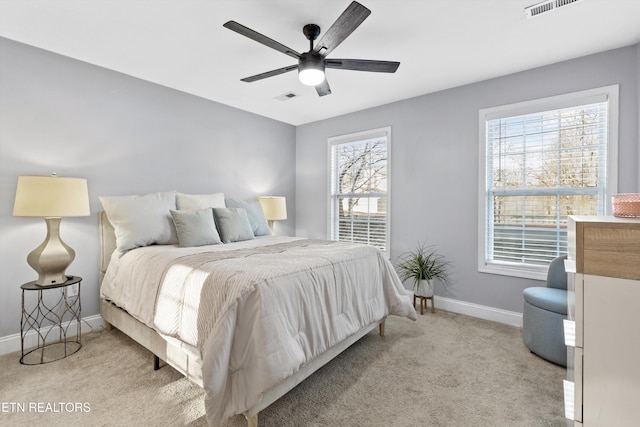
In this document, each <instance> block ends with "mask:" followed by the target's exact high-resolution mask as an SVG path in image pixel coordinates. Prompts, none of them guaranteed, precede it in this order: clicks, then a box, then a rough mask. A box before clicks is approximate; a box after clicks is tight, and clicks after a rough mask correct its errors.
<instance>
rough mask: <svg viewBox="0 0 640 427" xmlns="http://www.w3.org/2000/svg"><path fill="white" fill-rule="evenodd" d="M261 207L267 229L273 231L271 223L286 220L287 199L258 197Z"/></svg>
mask: <svg viewBox="0 0 640 427" xmlns="http://www.w3.org/2000/svg"><path fill="white" fill-rule="evenodd" d="M258 200H259V201H260V204H261V205H262V211H263V212H264V217H265V218H266V219H267V222H268V223H269V228H270V229H271V230H273V221H281V220H283V219H287V199H286V198H284V197H281V196H264V197H258Z"/></svg>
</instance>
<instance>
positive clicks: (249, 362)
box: [101, 236, 416, 425]
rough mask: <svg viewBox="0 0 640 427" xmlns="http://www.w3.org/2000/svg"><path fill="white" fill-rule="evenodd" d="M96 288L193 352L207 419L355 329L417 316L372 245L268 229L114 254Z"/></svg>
mask: <svg viewBox="0 0 640 427" xmlns="http://www.w3.org/2000/svg"><path fill="white" fill-rule="evenodd" d="M101 294H102V296H103V297H104V298H106V299H109V300H111V301H112V302H114V303H115V304H117V305H118V306H120V307H122V308H124V309H126V310H127V311H128V312H129V313H130V314H131V315H133V316H134V317H136V318H137V319H138V320H140V321H141V322H143V323H145V324H146V325H148V326H150V327H152V328H154V329H155V330H157V331H158V332H159V333H160V334H161V335H163V336H165V337H167V338H168V339H170V340H172V341H177V342H179V343H180V344H181V345H182V347H183V348H185V349H187V350H188V351H190V352H191V353H192V354H194V355H195V356H197V357H199V358H200V359H201V360H202V366H203V368H202V371H203V372H202V378H203V386H204V388H205V389H206V391H207V397H206V400H205V405H206V411H207V420H208V422H209V424H211V425H220V424H222V423H223V422H224V420H225V419H227V418H228V417H230V416H233V415H235V414H239V413H243V412H245V411H246V410H248V409H249V408H251V407H253V406H255V405H257V404H258V403H259V402H260V399H261V396H262V394H263V393H264V392H266V391H268V390H269V389H271V388H273V387H274V386H276V385H277V384H279V383H281V382H282V381H283V380H285V379H286V378H288V377H290V376H291V375H293V374H295V373H296V372H297V371H298V370H299V368H300V367H301V366H303V365H304V364H306V363H308V362H310V361H312V360H313V359H314V357H316V356H317V355H319V354H321V353H323V352H325V351H326V350H328V349H330V348H331V347H332V346H334V345H336V344H337V343H339V342H340V341H342V340H344V339H345V338H347V337H348V336H350V335H352V334H354V333H355V332H357V331H358V330H360V329H362V328H364V327H366V326H368V325H370V324H372V323H374V322H378V321H380V320H381V319H383V318H384V317H386V316H387V315H389V314H394V315H399V316H406V317H409V318H411V319H415V318H416V314H415V310H414V309H413V306H412V304H411V302H410V301H409V297H408V296H407V295H406V293H405V292H404V288H403V286H402V283H401V282H400V280H399V279H398V277H397V275H396V273H395V271H394V269H393V267H392V266H391V264H390V262H389V261H388V260H387V259H386V258H384V256H382V254H381V253H380V252H379V251H378V250H376V249H374V248H371V247H368V246H363V245H356V244H345V243H336V242H328V241H315V240H305V239H296V238H286V237H275V236H269V237H265V238H259V239H255V240H250V241H245V242H239V243H233V244H227V245H216V246H203V247H198V248H178V247H176V246H149V247H146V248H139V249H135V250H132V251H129V252H127V253H125V254H124V255H122V254H118V253H116V254H114V256H113V258H112V260H111V263H110V264H109V268H108V270H107V273H106V275H105V278H104V280H103V284H102V288H101Z"/></svg>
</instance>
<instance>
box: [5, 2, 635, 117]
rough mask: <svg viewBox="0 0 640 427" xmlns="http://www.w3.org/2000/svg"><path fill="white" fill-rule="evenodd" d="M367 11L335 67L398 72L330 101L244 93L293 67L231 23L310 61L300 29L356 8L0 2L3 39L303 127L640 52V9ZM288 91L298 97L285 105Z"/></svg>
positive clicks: (305, 94)
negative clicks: (595, 57)
mask: <svg viewBox="0 0 640 427" xmlns="http://www.w3.org/2000/svg"><path fill="white" fill-rule="evenodd" d="M360 2H361V3H362V4H363V5H364V6H366V7H368V8H369V9H371V11H372V13H371V15H370V16H369V17H368V18H367V19H366V20H365V21H364V23H363V24H362V25H361V26H360V27H358V28H357V29H356V30H355V31H354V32H353V34H351V36H350V37H349V38H348V39H347V40H346V41H345V42H344V43H342V44H341V45H340V46H339V47H338V48H336V49H335V51H333V52H332V53H331V54H330V55H329V58H331V57H333V58H357V59H381V60H390V61H400V62H401V65H400V68H399V69H398V71H397V72H396V73H395V74H380V73H364V72H356V71H344V70H333V69H330V70H327V79H328V81H329V83H330V85H331V89H332V91H333V93H332V94H331V95H328V96H325V97H322V98H320V97H318V95H317V94H316V92H315V89H314V88H313V87H307V86H304V85H302V84H301V83H300V82H299V81H298V78H297V73H296V72H295V71H294V72H290V73H286V74H282V75H279V76H276V77H271V78H268V79H265V80H261V81H258V82H253V83H245V82H241V81H240V79H241V78H243V77H247V76H250V75H254V74H258V73H261V72H264V71H269V70H272V69H276V68H280V67H284V66H286V65H291V64H294V63H295V60H294V59H293V58H291V57H289V56H286V55H284V54H282V53H279V52H277V51H275V50H272V49H269V48H268V47H266V46H264V45H261V44H259V43H257V42H255V41H253V40H250V39H248V38H246V37H243V36H241V35H239V34H237V33H234V32H232V31H230V30H228V29H226V28H223V26H222V24H223V23H225V22H226V21H228V20H235V21H237V22H239V23H241V24H243V25H245V26H247V27H250V28H252V29H254V30H255V31H258V32H260V33H262V34H264V35H266V36H268V37H271V38H272V39H274V40H276V41H279V42H280V43H282V44H284V45H287V46H290V47H291V48H293V49H296V50H297V51H298V52H305V51H307V50H308V45H309V42H308V41H307V40H306V39H305V37H304V35H303V34H302V27H303V26H304V25H305V24H308V23H315V24H318V25H320V27H321V28H322V29H323V30H326V29H328V28H329V26H330V25H331V24H332V23H333V22H334V21H335V20H336V18H337V17H338V16H339V15H340V14H341V13H342V11H343V10H344V9H345V8H346V7H347V6H348V5H349V3H350V0H308V1H300V0H269V1H265V0H91V1H89V0H0V36H2V37H5V38H8V39H11V40H16V41H19V42H22V43H26V44H29V45H32V46H36V47H39V48H42V49H46V50H49V51H51V52H55V53H58V54H61V55H65V56H69V57H71V58H75V59H79V60H81V61H85V62H88V63H91V64H95V65H99V66H101V67H105V68H108V69H112V70H115V71H119V72H121V73H125V74H128V75H131V76H134V77H137V78H140V79H143V80H147V81H150V82H154V83H157V84H160V85H163V86H167V87H171V88H174V89H178V90H180V91H183V92H187V93H190V94H193V95H197V96H200V97H203V98H207V99H211V100H213V101H217V102H221V103H223V104H227V105H231V106H233V107H237V108H240V109H243V110H246V111H250V112H253V113H256V114H260V115H263V116H266V117H270V118H273V119H276V120H280V121H283V122H286V123H290V124H293V125H300V124H304V123H309V122H313V121H317V120H322V119H325V118H329V117H334V116H338V115H342V114H346V113H349V112H352V111H358V110H362V109H365V108H369V107H373V106H376V105H382V104H386V103H389V102H393V101H397V100H401V99H406V98H411V97H414V96H418V95H422V94H425V93H430V92H435V91H439V90H442V89H446V88H450V87H455V86H460V85H463V84H467V83H472V82H476V81H480V80H485V79H489V78H492V77H497V76H501V75H505V74H510V73H514V72H517V71H521V70H526V69H530V68H534V67H538V66H542V65H545V64H550V63H554V62H558V61H563V60H566V59H571V58H576V57H580V56H584V55H588V54H591V53H596V52H601V51H604V50H608V49H612V48H616V47H622V46H628V45H631V44H634V43H637V42H640V0H582V1H580V2H578V3H574V4H571V5H569V6H565V7H563V8H560V9H557V10H556V11H554V12H551V13H547V14H543V15H541V16H538V17H536V18H533V19H526V17H525V13H524V8H525V7H526V6H530V5H532V4H535V3H537V2H538V0H397V1H391V0H360ZM321 36H322V35H321ZM0 60H1V58H0ZM287 92H294V93H296V94H298V95H299V96H298V97H296V98H293V99H290V100H287V101H280V100H278V99H276V97H278V96H279V95H282V94H285V93H287Z"/></svg>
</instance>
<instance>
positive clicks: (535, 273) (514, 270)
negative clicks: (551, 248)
mask: <svg viewBox="0 0 640 427" xmlns="http://www.w3.org/2000/svg"><path fill="white" fill-rule="evenodd" d="M478 271H479V272H480V273H488V274H499V275H501V276H511V277H520V278H523V279H534V280H543V281H544V280H547V267H544V266H540V267H534V266H517V265H510V264H498V263H491V264H483V265H480V266H478Z"/></svg>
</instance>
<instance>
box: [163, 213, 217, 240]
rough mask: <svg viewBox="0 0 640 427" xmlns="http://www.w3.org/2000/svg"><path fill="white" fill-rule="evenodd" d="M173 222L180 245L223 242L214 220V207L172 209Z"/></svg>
mask: <svg viewBox="0 0 640 427" xmlns="http://www.w3.org/2000/svg"><path fill="white" fill-rule="evenodd" d="M171 216H172V217H173V223H174V224H175V226H176V231H177V232H178V245H180V246H181V247H183V248H186V247H190V246H204V245H218V244H220V243H222V241H221V240H220V236H219V235H218V230H216V223H215V222H214V221H213V209H212V208H207V209H198V210H188V211H174V210H172V211H171Z"/></svg>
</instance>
